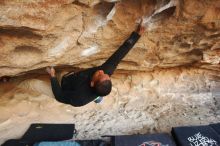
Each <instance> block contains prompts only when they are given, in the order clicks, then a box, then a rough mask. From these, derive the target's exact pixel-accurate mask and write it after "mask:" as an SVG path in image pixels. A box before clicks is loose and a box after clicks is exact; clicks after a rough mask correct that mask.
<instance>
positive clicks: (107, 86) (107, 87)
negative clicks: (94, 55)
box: [91, 70, 112, 96]
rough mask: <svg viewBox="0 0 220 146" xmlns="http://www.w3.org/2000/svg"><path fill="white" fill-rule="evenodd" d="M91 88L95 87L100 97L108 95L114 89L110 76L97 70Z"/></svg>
mask: <svg viewBox="0 0 220 146" xmlns="http://www.w3.org/2000/svg"><path fill="white" fill-rule="evenodd" d="M91 87H94V88H95V91H96V92H97V94H98V95H100V96H106V95H108V94H109V93H110V92H111V89H112V82H111V80H110V77H109V75H108V74H105V73H104V71H103V70H97V71H96V72H95V73H94V74H93V76H92V80H91Z"/></svg>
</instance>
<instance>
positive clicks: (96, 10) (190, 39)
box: [0, 0, 220, 76]
mask: <svg viewBox="0 0 220 146" xmlns="http://www.w3.org/2000/svg"><path fill="white" fill-rule="evenodd" d="M167 2H169V1H164V0H161V1H151V0H137V1H133V0H123V1H120V2H117V1H116V0H113V1H109V0H106V1H100V0H94V1H90V0H89V1H87V0H85V1H84V0H83V1H81V0H79V1H74V0H55V1H51V0H38V1H22V0H21V1H16V0H12V1H6V0H3V1H1V2H0V14H1V17H0V48H1V49H0V57H1V59H0V76H4V75H8V76H11V75H18V74H20V73H22V72H26V71H30V70H35V69H40V68H43V67H45V66H48V65H55V66H56V65H57V66H62V65H71V66H74V67H79V68H87V67H92V66H96V65H100V64H101V63H103V62H104V61H105V60H106V59H107V58H108V57H109V56H110V55H111V54H112V53H113V52H114V51H115V50H116V49H117V48H118V47H119V46H120V44H122V43H123V41H124V40H125V39H126V38H127V37H128V36H129V34H130V33H131V32H132V31H133V30H135V28H136V26H137V23H138V21H139V19H140V17H141V16H144V17H150V16H151V14H152V13H153V12H154V11H155V9H156V8H157V7H159V6H161V5H162V4H166V3H167ZM175 3H176V4H175V10H174V11H173V12H172V13H171V14H169V17H168V16H167V15H166V14H168V13H169V12H164V13H165V14H164V15H163V16H162V17H163V18H162V19H161V21H159V22H155V23H151V24H150V25H148V27H147V31H146V33H145V34H144V35H143V36H142V37H141V39H140V40H139V42H138V43H137V44H136V45H135V47H134V49H133V50H132V51H131V52H130V53H129V55H128V56H126V58H125V59H124V60H123V62H122V63H121V64H120V65H119V67H118V69H123V70H142V71H149V70H153V69H155V68H169V67H176V66H185V65H191V66H195V67H197V68H198V67H199V68H207V69H211V70H217V71H219V61H220V59H219V58H220V57H219V48H220V24H219V19H220V18H219V17H220V16H219V12H220V1H219V0H210V1H206V2H200V1H198V0H195V1H191V0H184V1H182V0H180V1H175Z"/></svg>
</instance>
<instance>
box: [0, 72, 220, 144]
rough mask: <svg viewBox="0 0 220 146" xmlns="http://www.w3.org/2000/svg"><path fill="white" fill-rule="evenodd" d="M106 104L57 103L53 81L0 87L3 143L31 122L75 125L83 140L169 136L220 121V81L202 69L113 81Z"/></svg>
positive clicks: (35, 79)
mask: <svg viewBox="0 0 220 146" xmlns="http://www.w3.org/2000/svg"><path fill="white" fill-rule="evenodd" d="M113 84H114V88H113V91H112V93H111V94H110V95H109V96H108V97H106V98H105V99H104V102H103V103H102V104H95V103H90V104H88V105H86V106H83V107H79V108H76V107H72V106H69V105H65V104H62V103H58V102H57V101H56V100H54V98H53V95H52V92H51V89H50V82H49V79H48V76H46V75H34V76H30V75H29V77H27V76H23V77H20V78H15V79H12V80H11V81H10V82H8V83H0V98H1V100H0V115H1V116H0V144H1V143H3V142H4V141H5V140H7V139H12V138H20V137H21V136H22V135H23V133H24V132H25V131H26V129H27V128H28V127H29V125H30V124H31V123H37V122H43V123H75V124H76V129H77V130H78V135H77V138H78V139H94V138H98V137H100V136H101V135H113V134H116V135H119V134H135V133H157V132H170V130H171V127H173V126H180V125H200V124H207V123H214V122H218V121H220V90H219V89H220V77H219V76H218V74H217V73H214V72H210V71H204V70H197V69H186V68H178V69H169V70H160V71H154V72H148V73H140V72H139V73H130V74H129V75H128V74H123V73H120V72H117V73H116V74H115V75H114V76H113Z"/></svg>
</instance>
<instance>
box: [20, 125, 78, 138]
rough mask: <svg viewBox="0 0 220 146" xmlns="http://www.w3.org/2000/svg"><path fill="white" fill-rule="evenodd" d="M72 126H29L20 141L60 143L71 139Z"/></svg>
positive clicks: (73, 127)
mask: <svg viewBox="0 0 220 146" xmlns="http://www.w3.org/2000/svg"><path fill="white" fill-rule="evenodd" d="M74 132H75V125H74V124H46V123H45V124H42V123H40V124H38V123H36V124H31V126H30V127H29V128H28V130H27V131H26V132H25V134H24V135H23V137H22V138H21V141H28V142H39V141H62V140H68V139H71V138H72V137H73V134H74Z"/></svg>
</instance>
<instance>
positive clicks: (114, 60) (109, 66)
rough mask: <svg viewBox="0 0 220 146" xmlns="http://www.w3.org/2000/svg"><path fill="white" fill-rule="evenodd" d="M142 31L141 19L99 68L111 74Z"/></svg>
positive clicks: (143, 28)
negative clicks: (135, 28)
mask: <svg viewBox="0 0 220 146" xmlns="http://www.w3.org/2000/svg"><path fill="white" fill-rule="evenodd" d="M144 31H145V27H144V26H143V25H142V21H141V23H140V24H139V25H138V28H137V30H136V31H134V32H132V34H131V35H130V37H129V38H128V39H127V40H126V41H125V42H124V43H123V44H122V45H121V46H120V47H119V48H118V50H117V51H116V52H115V53H113V54H112V56H111V57H109V58H108V60H107V61H106V62H105V63H103V64H102V65H101V69H103V70H104V72H105V73H107V74H109V75H112V74H113V72H114V70H115V69H116V68H117V66H118V64H119V63H120V61H121V60H122V59H123V58H124V57H125V56H126V54H127V53H128V52H129V51H130V50H131V48H132V47H133V46H134V45H135V43H136V42H137V41H138V39H139V38H140V36H141V35H142V34H143V33H144Z"/></svg>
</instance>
